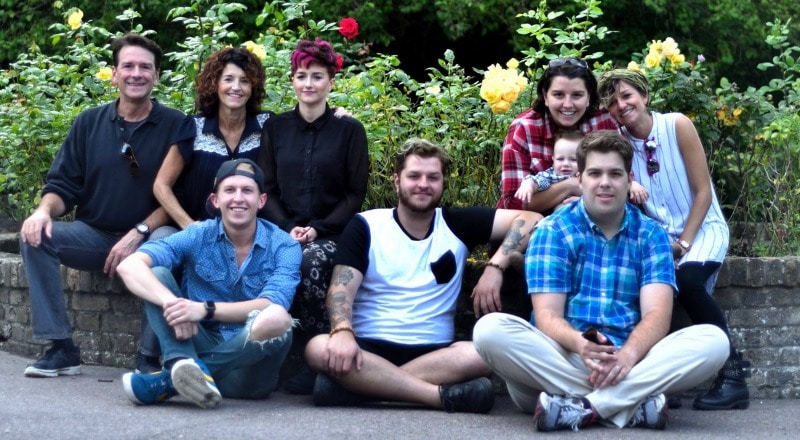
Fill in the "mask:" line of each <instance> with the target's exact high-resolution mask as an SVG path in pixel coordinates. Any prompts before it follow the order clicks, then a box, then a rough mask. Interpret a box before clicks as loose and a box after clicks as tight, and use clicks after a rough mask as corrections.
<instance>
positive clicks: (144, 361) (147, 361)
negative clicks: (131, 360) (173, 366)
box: [134, 351, 163, 374]
mask: <svg viewBox="0 0 800 440" xmlns="http://www.w3.org/2000/svg"><path fill="white" fill-rule="evenodd" d="M162 369H163V368H161V361H160V360H159V358H158V356H147V355H146V354H143V353H142V352H140V351H137V352H136V370H134V371H135V372H136V373H138V374H152V373H158V372H159V371H161V370H162Z"/></svg>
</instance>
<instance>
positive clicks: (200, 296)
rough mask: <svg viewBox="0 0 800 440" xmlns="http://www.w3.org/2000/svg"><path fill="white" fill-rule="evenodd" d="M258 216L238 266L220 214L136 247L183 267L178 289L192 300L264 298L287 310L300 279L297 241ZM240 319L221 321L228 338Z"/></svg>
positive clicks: (172, 265) (161, 261) (166, 263)
mask: <svg viewBox="0 0 800 440" xmlns="http://www.w3.org/2000/svg"><path fill="white" fill-rule="evenodd" d="M257 221H258V224H257V226H256V237H255V241H254V243H253V247H252V249H251V250H250V253H249V255H248V256H247V258H246V259H245V260H244V261H243V262H242V264H241V266H238V265H237V263H236V249H235V247H234V245H233V243H232V242H231V241H230V240H229V239H228V236H227V235H226V234H225V229H224V228H223V225H222V220H221V219H219V218H216V219H211V220H206V221H204V222H201V223H198V224H195V225H192V226H190V227H188V228H186V229H185V230H183V231H180V232H178V233H176V234H173V235H171V236H169V237H167V238H165V239H163V240H157V241H154V242H147V243H145V244H143V245H142V246H141V247H140V248H139V251H141V252H144V253H145V254H147V255H148V256H149V257H150V258H151V259H152V261H153V264H152V265H153V267H155V266H164V267H167V268H169V269H174V268H177V267H181V268H183V278H182V281H181V292H182V294H183V296H184V297H186V298H188V299H190V300H192V301H207V300H211V301H215V302H240V301H247V300H251V299H256V298H267V299H269V300H270V301H272V302H273V303H275V304H278V305H280V306H282V307H284V308H286V309H287V310H288V309H289V307H290V306H291V304H292V300H293V299H294V294H295V289H296V288H297V285H298V283H299V282H300V260H301V257H302V253H301V251H300V245H299V244H298V243H297V241H295V240H294V239H293V238H291V237H290V236H289V234H287V233H286V232H284V231H282V230H281V229H279V228H278V227H277V226H275V225H274V224H272V223H270V222H268V221H266V220H263V219H257ZM243 325H244V323H243V322H242V323H238V324H235V323H220V332H221V333H222V335H223V337H224V338H225V339H226V340H227V339H229V338H230V337H232V336H233V335H234V334H236V332H238V331H239V330H240V329H241V328H242V326H243Z"/></svg>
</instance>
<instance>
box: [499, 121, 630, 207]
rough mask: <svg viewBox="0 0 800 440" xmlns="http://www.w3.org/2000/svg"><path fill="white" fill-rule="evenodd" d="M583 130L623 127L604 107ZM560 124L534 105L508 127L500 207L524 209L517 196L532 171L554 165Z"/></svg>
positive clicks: (581, 125)
mask: <svg viewBox="0 0 800 440" xmlns="http://www.w3.org/2000/svg"><path fill="white" fill-rule="evenodd" d="M579 129H580V131H581V133H583V134H586V133H590V132H593V131H597V130H619V127H618V126H617V123H616V122H615V121H614V119H613V118H611V115H610V114H609V113H608V112H607V111H605V110H601V111H599V112H597V113H596V114H595V115H594V116H593V117H592V118H590V119H588V120H585V121H584V122H582V123H581V124H580V126H579ZM557 131H558V130H557V126H556V125H555V123H554V121H553V117H552V116H550V113H546V114H545V115H541V114H539V113H536V112H534V111H533V109H530V110H527V111H525V112H523V113H520V114H519V115H518V116H517V117H516V119H514V121H513V122H511V126H510V127H509V128H508V135H507V136H506V140H505V141H504V142H503V174H502V176H501V177H502V190H503V195H502V196H501V198H500V200H499V201H498V202H497V207H498V208H506V209H523V208H522V202H521V201H520V200H519V199H516V198H514V193H516V192H517V189H519V186H520V185H521V184H522V179H524V178H525V176H527V175H529V174H536V173H539V172H541V171H544V170H546V169H548V168H550V167H551V166H553V143H554V142H555V139H554V138H555V135H556V132H557Z"/></svg>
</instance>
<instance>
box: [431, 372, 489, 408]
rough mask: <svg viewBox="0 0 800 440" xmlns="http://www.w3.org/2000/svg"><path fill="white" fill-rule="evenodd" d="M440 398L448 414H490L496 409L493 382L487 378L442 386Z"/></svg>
mask: <svg viewBox="0 0 800 440" xmlns="http://www.w3.org/2000/svg"><path fill="white" fill-rule="evenodd" d="M439 396H440V397H441V398H442V406H443V407H444V410H445V411H447V412H470V413H488V412H489V411H491V410H492V408H493V407H494V389H492V381H491V380H489V379H488V378H486V377H479V378H477V379H472V380H470V381H467V382H462V383H454V384H448V385H440V386H439Z"/></svg>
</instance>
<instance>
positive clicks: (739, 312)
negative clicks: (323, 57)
mask: <svg viewBox="0 0 800 440" xmlns="http://www.w3.org/2000/svg"><path fill="white" fill-rule="evenodd" d="M481 267H482V264H481V263H472V264H471V268H470V270H469V271H468V273H467V275H465V280H464V288H463V291H464V295H462V296H463V297H464V299H463V301H462V302H461V303H460V304H459V313H458V320H457V327H458V330H459V331H458V333H459V335H461V336H465V337H468V336H469V333H470V330H471V328H472V325H473V324H474V322H475V320H474V316H473V315H472V312H471V303H470V301H469V299H468V298H469V292H471V290H472V286H473V285H474V283H475V281H476V279H477V276H478V274H479V273H480V269H481ZM61 278H62V281H63V283H64V286H65V295H66V300H67V307H68V310H69V316H70V319H71V320H72V322H73V325H74V326H75V335H74V337H75V340H76V342H77V343H79V344H80V346H81V355H82V358H83V361H84V362H86V363H92V364H103V365H112V366H118V367H131V366H132V365H133V356H134V354H135V350H136V343H137V338H138V334H139V327H140V318H141V310H142V304H141V301H140V300H138V299H137V298H135V297H134V296H133V295H131V294H130V293H128V292H127V291H126V290H125V288H124V286H123V285H122V283H121V282H119V280H110V279H108V277H106V276H104V275H102V274H92V273H86V272H80V271H77V270H74V269H68V268H65V267H62V271H61ZM521 285H522V279H521V277H520V276H519V275H518V274H514V273H513V271H508V272H507V280H506V287H507V288H506V289H505V292H504V294H503V295H504V304H507V305H504V307H507V308H506V310H507V311H513V312H515V313H517V314H522V315H524V314H525V313H528V311H526V309H525V305H526V301H527V299H526V298H524V297H523V296H520V295H518V294H517V295H516V296H513V297H512V292H519V290H518V289H516V290H515V289H514V287H520V286H521ZM799 285H800V257H792V258H728V260H727V261H726V262H725V264H724V265H723V267H722V271H721V273H720V277H719V279H718V282H717V290H716V293H715V298H716V299H717V301H718V302H719V304H720V306H721V307H722V309H723V311H724V313H725V315H726V316H727V318H728V324H729V326H730V329H731V333H732V337H733V339H734V341H735V343H736V345H737V347H738V348H739V349H740V350H741V351H742V352H743V353H744V357H745V358H746V359H749V360H750V361H751V362H752V364H753V377H752V379H750V381H749V386H750V390H751V395H752V397H753V398H800V287H798V286H799ZM0 322H2V326H1V327H0V349H2V350H5V351H9V352H13V353H17V354H21V355H25V356H30V357H38V356H39V355H40V354H41V353H43V351H44V350H45V349H46V348H47V347H46V346H45V345H43V344H41V343H37V342H34V341H33V340H32V337H31V326H30V305H29V300H28V295H27V281H26V279H25V276H24V271H23V268H22V260H21V258H20V256H19V255H17V254H12V253H4V252H0Z"/></svg>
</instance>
